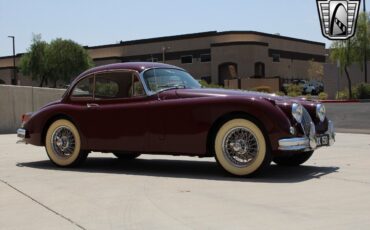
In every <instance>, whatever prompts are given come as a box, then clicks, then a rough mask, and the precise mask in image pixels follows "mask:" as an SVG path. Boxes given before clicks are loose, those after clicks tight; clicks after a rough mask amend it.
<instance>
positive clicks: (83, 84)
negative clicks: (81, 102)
mask: <svg viewBox="0 0 370 230" xmlns="http://www.w3.org/2000/svg"><path fill="white" fill-rule="evenodd" d="M93 89H94V77H88V78H85V79H83V80H82V81H80V82H79V83H77V85H76V87H75V88H74V89H73V92H72V97H73V98H75V99H78V98H81V99H92V97H93Z"/></svg>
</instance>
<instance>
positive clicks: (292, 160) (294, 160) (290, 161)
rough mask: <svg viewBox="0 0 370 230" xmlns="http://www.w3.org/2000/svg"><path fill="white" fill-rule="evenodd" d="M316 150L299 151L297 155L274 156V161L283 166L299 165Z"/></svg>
mask: <svg viewBox="0 0 370 230" xmlns="http://www.w3.org/2000/svg"><path fill="white" fill-rule="evenodd" d="M313 152H314V151H309V152H303V153H297V154H295V155H290V156H278V157H274V159H273V161H274V162H275V163H276V164H277V165H281V166H299V165H301V164H303V163H304V162H306V161H307V160H308V159H310V157H311V156H312V154H313Z"/></svg>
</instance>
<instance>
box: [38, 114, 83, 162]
mask: <svg viewBox="0 0 370 230" xmlns="http://www.w3.org/2000/svg"><path fill="white" fill-rule="evenodd" d="M45 148H46V152H47V154H48V157H49V159H50V160H51V161H52V162H53V163H54V164H56V165H57V166H61V167H71V166H76V165H78V164H80V163H82V162H83V161H84V160H85V159H86V157H87V155H88V154H87V152H85V151H81V137H80V134H79V132H78V130H77V128H76V126H75V125H74V124H73V123H72V122H70V121H68V120H66V119H59V120H56V121H54V122H53V123H52V124H51V125H50V126H49V128H48V130H47V133H46V137H45Z"/></svg>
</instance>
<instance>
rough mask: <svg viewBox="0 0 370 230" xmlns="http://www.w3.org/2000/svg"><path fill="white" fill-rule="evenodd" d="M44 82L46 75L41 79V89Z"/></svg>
mask: <svg viewBox="0 0 370 230" xmlns="http://www.w3.org/2000/svg"><path fill="white" fill-rule="evenodd" d="M44 81H45V75H43V76H42V78H41V82H40V87H42V86H43V85H44Z"/></svg>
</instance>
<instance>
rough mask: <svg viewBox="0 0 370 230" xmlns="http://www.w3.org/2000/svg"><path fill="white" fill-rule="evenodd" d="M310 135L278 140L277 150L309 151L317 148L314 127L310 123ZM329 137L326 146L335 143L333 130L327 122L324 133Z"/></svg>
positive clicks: (330, 122) (331, 123)
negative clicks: (326, 128)
mask: <svg viewBox="0 0 370 230" xmlns="http://www.w3.org/2000/svg"><path fill="white" fill-rule="evenodd" d="M310 130H311V131H310V133H309V135H308V136H304V137H294V138H285V139H280V140H279V150H281V151H311V150H315V149H317V148H318V143H317V136H318V135H317V134H316V130H315V125H314V124H313V123H312V122H311V128H310ZM325 134H327V135H328V136H329V141H328V144H329V146H331V145H333V144H334V142H335V129H334V124H333V122H332V121H328V130H327V131H326V132H325Z"/></svg>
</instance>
